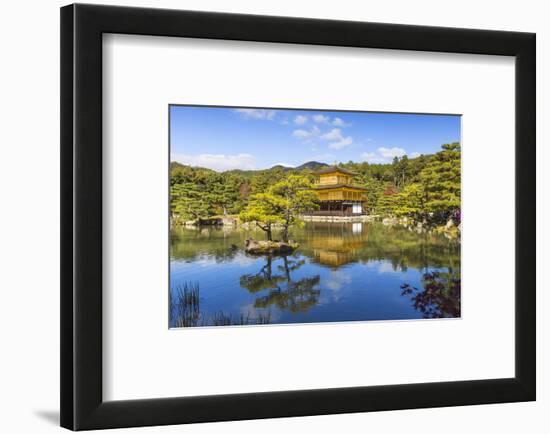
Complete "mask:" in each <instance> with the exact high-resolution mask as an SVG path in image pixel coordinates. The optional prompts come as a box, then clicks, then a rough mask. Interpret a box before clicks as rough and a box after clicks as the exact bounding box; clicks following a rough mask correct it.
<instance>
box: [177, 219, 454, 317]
mask: <svg viewBox="0 0 550 434" xmlns="http://www.w3.org/2000/svg"><path fill="white" fill-rule="evenodd" d="M292 236H293V238H294V239H295V240H296V241H297V242H298V243H299V244H300V247H299V249H298V250H297V251H296V252H294V254H292V255H289V256H252V255H248V254H246V253H245V252H244V251H243V249H242V247H243V245H244V240H245V239H247V238H255V239H262V237H263V233H262V232H261V231H260V232H256V231H244V230H242V229H233V228H228V227H223V228H212V227H210V228H202V229H176V230H174V231H173V232H172V234H171V261H170V273H171V276H170V282H171V288H170V291H171V309H170V312H171V317H170V326H171V327H190V326H212V325H238V324H266V323H267V324H282V323H307V322H326V321H366V320H397V319H415V318H438V317H458V316H460V244H459V243H458V242H456V241H452V240H448V239H446V238H445V237H443V236H436V235H430V234H418V233H416V232H414V231H410V230H408V229H406V228H402V227H386V226H383V225H381V224H376V223H369V224H366V223H362V224H361V223H354V224H335V223H330V224H327V223H324V224H321V223H309V224H307V225H306V226H305V227H303V228H300V229H295V230H294V232H293V234H292ZM275 237H276V234H275Z"/></svg>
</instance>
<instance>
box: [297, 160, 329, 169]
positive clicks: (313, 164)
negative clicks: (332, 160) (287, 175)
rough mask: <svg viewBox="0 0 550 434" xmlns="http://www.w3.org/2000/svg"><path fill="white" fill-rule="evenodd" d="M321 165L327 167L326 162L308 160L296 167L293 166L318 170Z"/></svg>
mask: <svg viewBox="0 0 550 434" xmlns="http://www.w3.org/2000/svg"><path fill="white" fill-rule="evenodd" d="M322 167H328V164H326V163H319V162H318V161H308V162H307V163H304V164H301V165H300V166H298V167H295V169H297V170H303V169H310V170H319V169H321V168H322Z"/></svg>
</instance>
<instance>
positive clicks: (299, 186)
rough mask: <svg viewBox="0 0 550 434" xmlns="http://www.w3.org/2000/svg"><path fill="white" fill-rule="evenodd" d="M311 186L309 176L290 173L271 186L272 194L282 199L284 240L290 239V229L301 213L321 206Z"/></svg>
mask: <svg viewBox="0 0 550 434" xmlns="http://www.w3.org/2000/svg"><path fill="white" fill-rule="evenodd" d="M311 187H312V183H311V181H310V179H309V178H308V177H305V176H300V175H290V176H288V177H287V178H286V179H283V180H282V181H279V182H277V183H276V184H274V185H273V186H271V187H270V188H269V193H270V194H272V195H274V196H276V197H279V198H280V199H281V205H282V207H281V209H280V213H281V216H282V219H283V234H282V236H283V240H284V241H288V231H289V229H290V227H291V226H293V225H295V224H296V222H297V217H298V216H299V215H300V214H303V213H304V212H306V211H310V210H315V209H318V208H319V205H318V203H317V196H316V194H315V193H314V192H313V191H312V190H311Z"/></svg>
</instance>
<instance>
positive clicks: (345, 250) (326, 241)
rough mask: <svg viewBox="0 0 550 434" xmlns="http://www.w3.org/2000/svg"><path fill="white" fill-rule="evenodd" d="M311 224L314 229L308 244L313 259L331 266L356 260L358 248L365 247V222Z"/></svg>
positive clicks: (366, 234) (366, 233) (366, 235)
mask: <svg viewBox="0 0 550 434" xmlns="http://www.w3.org/2000/svg"><path fill="white" fill-rule="evenodd" d="M311 225H312V226H313V231H311V235H310V236H309V237H308V239H307V244H308V246H310V247H311V249H312V250H313V260H314V261H315V262H318V263H320V264H323V265H328V266H330V267H335V268H336V267H340V266H342V265H345V264H349V263H351V262H355V261H356V253H357V250H358V249H360V248H362V247H364V246H365V243H366V242H367V239H368V231H367V226H366V225H365V224H363V223H353V224H349V223H347V224H346V223H342V224H335V223H331V224H326V223H319V224H317V223H311Z"/></svg>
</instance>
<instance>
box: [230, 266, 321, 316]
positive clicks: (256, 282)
mask: <svg viewBox="0 0 550 434" xmlns="http://www.w3.org/2000/svg"><path fill="white" fill-rule="evenodd" d="M280 258H281V260H282V265H278V267H277V268H278V270H279V271H280V272H281V273H282V274H274V273H273V271H272V267H273V264H272V262H273V258H272V256H271V255H268V256H266V258H265V260H266V263H265V265H264V266H263V267H262V268H261V269H260V271H259V272H258V273H256V274H253V275H251V274H244V275H242V276H241V277H240V280H239V281H240V285H241V287H242V288H245V289H247V290H248V291H250V292H252V293H257V292H259V291H262V290H266V289H268V290H269V292H268V293H267V294H263V295H261V296H259V297H257V298H256V300H255V301H254V307H255V308H261V309H266V308H270V307H272V306H276V307H277V308H279V309H282V310H288V311H290V312H293V313H296V312H306V311H307V310H308V309H309V308H310V307H312V306H314V305H316V304H317V302H318V300H319V295H320V294H321V291H320V290H319V289H317V286H318V285H319V281H320V280H321V279H320V276H319V275H316V276H311V277H303V278H301V279H297V280H295V279H292V277H291V272H293V271H295V270H298V269H299V268H300V267H302V266H303V265H304V264H305V263H306V261H305V260H304V259H298V258H296V257H294V256H286V255H285V256H280Z"/></svg>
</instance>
